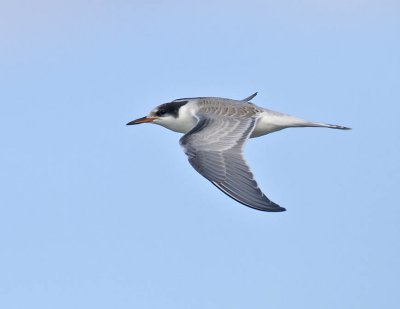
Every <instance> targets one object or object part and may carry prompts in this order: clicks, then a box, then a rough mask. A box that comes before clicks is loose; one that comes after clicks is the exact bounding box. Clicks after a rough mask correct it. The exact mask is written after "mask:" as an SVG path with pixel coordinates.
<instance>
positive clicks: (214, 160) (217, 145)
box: [180, 114, 285, 211]
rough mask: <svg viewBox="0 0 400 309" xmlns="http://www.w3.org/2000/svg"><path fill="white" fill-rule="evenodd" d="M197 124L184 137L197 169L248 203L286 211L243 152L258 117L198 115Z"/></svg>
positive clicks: (183, 141)
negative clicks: (266, 190)
mask: <svg viewBox="0 0 400 309" xmlns="http://www.w3.org/2000/svg"><path fill="white" fill-rule="evenodd" d="M198 118H199V121H198V123H197V125H196V126H195V127H194V128H193V129H192V130H191V131H190V132H188V133H187V134H185V135H184V136H183V137H182V138H181V139H180V144H181V146H182V147H183V149H184V151H185V153H186V155H187V156H188V159H189V162H190V164H191V165H192V166H193V167H194V169H195V170H196V171H197V172H199V173H200V174H201V175H203V176H204V177H205V178H207V179H208V180H209V181H211V182H212V183H213V184H214V185H215V186H216V187H217V188H218V189H220V190H221V191H222V192H224V193H225V194H227V195H228V196H230V197H231V198H233V199H234V200H236V201H238V202H239V203H242V204H244V205H246V206H248V207H251V208H255V209H258V210H262V211H284V210H285V208H282V207H280V206H278V205H277V204H275V203H274V202H272V201H270V200H269V199H268V198H267V197H266V196H265V195H264V193H263V192H262V191H261V190H260V188H259V187H258V185H257V182H256V181H255V180H254V177H253V174H252V173H251V171H250V168H249V167H248V165H247V164H246V162H245V161H244V159H243V156H242V148H243V145H244V143H245V141H246V140H247V139H248V137H249V136H250V134H251V132H252V131H253V129H254V127H255V125H256V121H257V119H256V117H224V116H221V115H219V116H218V117H214V118H213V117H210V115H204V114H203V115H198Z"/></svg>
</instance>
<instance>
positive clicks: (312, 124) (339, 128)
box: [304, 122, 351, 130]
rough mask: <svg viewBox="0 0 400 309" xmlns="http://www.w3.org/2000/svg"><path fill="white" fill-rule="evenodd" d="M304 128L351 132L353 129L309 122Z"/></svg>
mask: <svg viewBox="0 0 400 309" xmlns="http://www.w3.org/2000/svg"><path fill="white" fill-rule="evenodd" d="M304 126H305V127H321V128H330V129H338V130H351V128H349V127H344V126H339V125H336V124H329V123H323V122H308V123H307V124H305V125H304Z"/></svg>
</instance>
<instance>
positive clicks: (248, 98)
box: [242, 92, 258, 102]
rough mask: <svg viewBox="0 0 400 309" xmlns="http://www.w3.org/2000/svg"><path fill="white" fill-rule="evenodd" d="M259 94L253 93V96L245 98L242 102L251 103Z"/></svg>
mask: <svg viewBox="0 0 400 309" xmlns="http://www.w3.org/2000/svg"><path fill="white" fill-rule="evenodd" d="M257 94H258V92H255V93H253V94H252V95H251V96H248V97H247V98H244V99H243V100H242V101H245V102H249V101H250V100H251V99H253V98H254V97H255V96H256V95H257Z"/></svg>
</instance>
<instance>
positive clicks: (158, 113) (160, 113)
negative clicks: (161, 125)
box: [156, 109, 167, 116]
mask: <svg viewBox="0 0 400 309" xmlns="http://www.w3.org/2000/svg"><path fill="white" fill-rule="evenodd" d="M166 113H167V112H166V111H165V110H164V109H160V110H158V111H157V112H156V115H157V116H164V115H165V114H166Z"/></svg>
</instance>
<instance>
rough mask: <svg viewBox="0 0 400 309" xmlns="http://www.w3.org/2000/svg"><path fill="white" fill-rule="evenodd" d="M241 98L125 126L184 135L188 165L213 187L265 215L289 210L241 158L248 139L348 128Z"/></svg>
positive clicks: (185, 101) (176, 107) (196, 102)
mask: <svg viewBox="0 0 400 309" xmlns="http://www.w3.org/2000/svg"><path fill="white" fill-rule="evenodd" d="M256 95H257V92H256V93H254V94H252V95H251V96H249V97H247V98H245V99H243V100H232V99H226V98H219V97H195V98H182V99H177V100H174V101H172V102H169V103H164V104H161V105H159V106H157V107H156V108H154V109H153V110H152V111H151V112H150V113H149V115H148V116H145V117H142V118H139V119H136V120H133V121H131V122H129V123H127V125H135V124H141V123H154V124H158V125H161V126H163V127H165V128H167V129H169V130H172V131H175V132H179V133H184V135H183V136H182V137H181V139H180V141H179V142H180V145H181V146H182V147H183V150H184V152H185V154H186V155H187V157H188V160H189V163H190V164H191V165H192V166H193V168H194V169H195V170H196V171H197V172H199V173H200V174H201V175H202V176H204V177H205V178H206V179H208V180H209V181H210V182H211V183H212V184H213V185H215V186H216V187H217V188H218V189H220V190H221V191H222V192H224V193H225V194H226V195H228V196H230V197H231V198H233V199H234V200H236V201H238V202H239V203H241V204H243V205H246V206H248V207H251V208H254V209H257V210H261V211H272V212H278V211H285V208H283V207H280V206H279V205H277V204H275V203H274V202H272V201H271V200H270V199H268V198H267V197H266V195H265V194H264V193H263V192H262V191H261V190H260V188H259V187H258V185H257V182H256V181H255V179H254V177H253V174H252V172H251V171H250V168H249V166H248V165H247V163H246V161H245V160H244V158H243V154H242V152H243V146H244V144H245V142H246V141H247V139H249V138H253V137H259V136H262V135H266V134H269V133H272V132H276V131H279V130H282V129H285V128H293V127H322V128H331V129H340V130H349V129H350V128H348V127H344V126H339V125H333V124H327V123H322V122H313V121H307V120H304V119H301V118H297V117H293V116H290V115H288V114H284V113H280V112H275V111H272V110H269V109H266V108H263V107H259V106H257V105H255V104H253V103H251V102H250V100H251V99H253V98H254V97H255V96H256Z"/></svg>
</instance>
